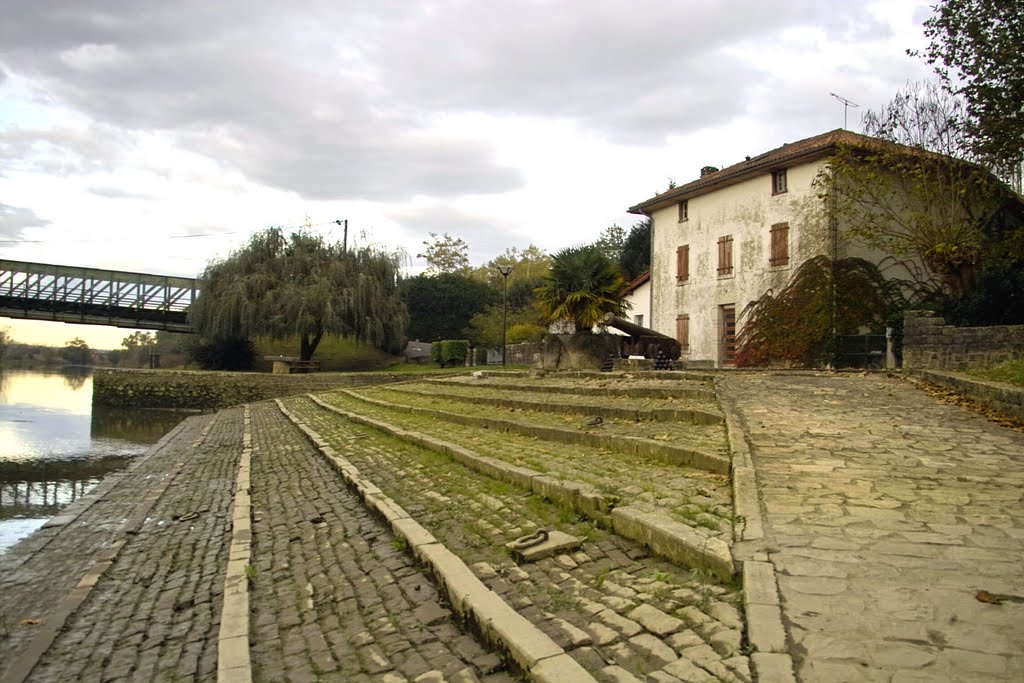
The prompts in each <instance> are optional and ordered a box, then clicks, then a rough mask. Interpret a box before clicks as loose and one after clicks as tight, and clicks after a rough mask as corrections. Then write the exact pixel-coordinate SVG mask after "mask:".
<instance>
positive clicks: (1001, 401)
mask: <svg viewBox="0 0 1024 683" xmlns="http://www.w3.org/2000/svg"><path fill="white" fill-rule="evenodd" d="M911 373H912V374H913V375H914V376H915V377H920V378H922V379H925V380H927V381H929V382H931V383H933V384H938V385H940V386H944V387H948V388H950V389H953V390H954V391H956V392H957V393H959V394H962V395H964V396H966V397H967V398H969V399H971V400H974V401H977V402H978V403H981V404H982V405H985V406H988V407H989V408H991V409H993V410H995V411H997V412H999V413H1002V414H1003V415H1006V416H1007V417H1012V418H1013V419H1015V420H1020V421H1021V422H1024V388H1021V387H1016V386H1013V385H1012V384H1005V383H1003V382H990V381H988V380H984V379H979V378H977V377H967V376H965V375H960V374H954V373H950V372H939V371H936V370H921V369H918V370H912V371H911Z"/></svg>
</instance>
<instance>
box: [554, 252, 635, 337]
mask: <svg viewBox="0 0 1024 683" xmlns="http://www.w3.org/2000/svg"><path fill="white" fill-rule="evenodd" d="M625 286H626V281H625V279H623V277H622V272H621V271H620V270H619V265H618V263H616V262H615V261H613V260H612V259H611V258H609V257H608V256H607V255H606V254H605V253H604V252H603V251H602V250H601V249H600V248H599V247H598V246H597V245H594V244H591V245H584V246H576V247H567V248H565V249H562V250H561V251H559V252H558V253H556V254H555V255H554V256H553V257H552V258H551V270H550V272H549V273H548V274H547V276H546V277H545V278H544V283H543V284H542V285H541V286H540V287H539V288H538V289H537V298H538V301H539V303H540V308H541V321H542V322H545V323H550V322H555V321H557V320H565V321H570V322H572V323H574V324H575V325H576V329H577V330H587V329H589V328H591V327H593V326H594V325H595V324H596V323H597V321H598V320H600V319H601V317H602V316H603V315H604V314H605V313H607V312H612V313H614V314H616V315H622V314H623V313H625V307H624V303H623V302H622V301H621V300H620V299H619V294H620V293H621V292H622V288H623V287H625Z"/></svg>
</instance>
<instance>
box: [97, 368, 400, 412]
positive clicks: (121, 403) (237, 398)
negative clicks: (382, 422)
mask: <svg viewBox="0 0 1024 683" xmlns="http://www.w3.org/2000/svg"><path fill="white" fill-rule="evenodd" d="M403 379H408V375H399V374H395V373H384V372H367V373H340V372H318V373H310V374H304V375H274V374H267V373H256V372H206V371H189V370H112V369H105V370H97V371H96V372H95V374H94V375H93V380H92V381H93V384H92V402H93V405H97V406H110V407H115V408H172V409H187V410H217V409H220V408H225V407H227V406H233V405H238V404H240V403H249V402H252V401H262V400H265V399H270V398H279V397H282V396H293V395H295V394H305V393H309V392H319V391H328V390H330V389H336V388H338V387H354V386H363V385H366V384H382V383H386V382H397V381H400V380H403Z"/></svg>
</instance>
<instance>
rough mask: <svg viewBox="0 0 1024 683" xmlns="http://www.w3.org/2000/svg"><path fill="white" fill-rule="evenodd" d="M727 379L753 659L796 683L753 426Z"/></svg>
mask: <svg viewBox="0 0 1024 683" xmlns="http://www.w3.org/2000/svg"><path fill="white" fill-rule="evenodd" d="M727 383H728V380H727V379H726V378H724V377H719V378H717V379H716V380H715V390H716V391H717V393H718V399H719V403H720V405H721V406H722V410H723V411H724V413H725V424H726V431H727V432H728V436H729V450H730V452H731V453H732V456H733V463H734V465H733V470H732V490H733V508H734V510H735V513H736V525H735V528H734V529H733V533H734V539H735V541H736V544H737V546H736V547H737V549H738V551H739V552H740V553H741V554H743V555H746V556H747V557H746V559H744V560H743V561H741V562H740V563H739V564H740V569H741V572H742V574H743V611H744V616H745V617H746V622H747V641H748V642H749V643H750V645H751V646H752V647H753V649H754V650H755V652H754V654H753V655H751V657H750V661H751V664H752V665H753V668H754V671H755V672H756V673H757V680H758V681H765V682H768V681H771V682H772V683H775V682H778V683H796V676H795V674H794V668H793V657H792V656H791V655H790V654H789V650H788V648H787V644H786V628H785V625H784V623H783V621H782V603H781V601H780V599H779V588H778V584H777V582H776V579H775V565H774V564H772V562H771V559H770V557H769V554H768V552H767V551H765V550H764V549H763V548H760V547H758V546H760V545H761V542H763V541H764V538H765V534H764V521H763V518H762V516H761V501H760V496H759V495H758V491H757V471H756V469H755V466H754V458H753V453H752V452H751V449H750V443H749V441H748V429H747V425H746V422H745V421H744V419H743V416H742V415H741V414H740V412H739V410H738V408H737V404H736V398H735V396H733V395H732V393H731V392H730V391H729V389H728V387H727Z"/></svg>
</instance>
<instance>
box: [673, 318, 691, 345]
mask: <svg viewBox="0 0 1024 683" xmlns="http://www.w3.org/2000/svg"><path fill="white" fill-rule="evenodd" d="M676 339H678V340H679V347H680V349H681V350H682V352H683V353H689V352H690V316H688V315H677V316H676Z"/></svg>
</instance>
